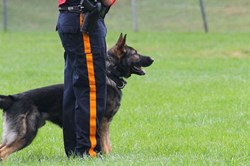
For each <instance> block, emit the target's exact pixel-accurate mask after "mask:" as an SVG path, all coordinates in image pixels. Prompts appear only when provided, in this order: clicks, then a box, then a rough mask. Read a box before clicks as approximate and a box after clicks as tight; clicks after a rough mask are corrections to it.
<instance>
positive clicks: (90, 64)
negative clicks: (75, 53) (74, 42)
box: [83, 33, 97, 157]
mask: <svg viewBox="0 0 250 166" xmlns="http://www.w3.org/2000/svg"><path fill="white" fill-rule="evenodd" d="M83 42H84V52H85V54H86V61H87V69H88V79H89V89H90V94H89V102H90V103H89V107H90V117H89V126H90V128H89V132H90V135H89V140H90V144H91V147H90V149H89V154H90V156H92V157H95V156H96V152H95V151H94V149H95V147H96V144H97V140H96V130H97V129H96V82H95V72H94V62H93V55H92V53H91V46H90V38H89V35H88V34H86V33H83Z"/></svg>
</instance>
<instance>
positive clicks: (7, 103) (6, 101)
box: [0, 95, 13, 110]
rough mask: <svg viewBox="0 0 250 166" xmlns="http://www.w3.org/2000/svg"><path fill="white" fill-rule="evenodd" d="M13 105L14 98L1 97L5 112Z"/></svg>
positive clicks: (0, 106)
mask: <svg viewBox="0 0 250 166" xmlns="http://www.w3.org/2000/svg"><path fill="white" fill-rule="evenodd" d="M12 103H13V97H12V96H4V95H0V108H1V109H3V110H6V109H8V108H9V107H10V106H11V105H12Z"/></svg>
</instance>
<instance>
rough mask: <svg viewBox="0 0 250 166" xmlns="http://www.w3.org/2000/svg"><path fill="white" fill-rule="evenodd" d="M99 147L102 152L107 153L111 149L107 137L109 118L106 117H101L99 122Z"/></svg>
mask: <svg viewBox="0 0 250 166" xmlns="http://www.w3.org/2000/svg"><path fill="white" fill-rule="evenodd" d="M100 131H101V132H100V133H101V148H102V152H103V153H104V154H108V153H110V152H111V151H112V148H111V142H110V138H109V120H108V118H106V117H103V119H102V122H101V128H100Z"/></svg>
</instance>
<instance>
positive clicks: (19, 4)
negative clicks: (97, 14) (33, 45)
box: [0, 0, 250, 32]
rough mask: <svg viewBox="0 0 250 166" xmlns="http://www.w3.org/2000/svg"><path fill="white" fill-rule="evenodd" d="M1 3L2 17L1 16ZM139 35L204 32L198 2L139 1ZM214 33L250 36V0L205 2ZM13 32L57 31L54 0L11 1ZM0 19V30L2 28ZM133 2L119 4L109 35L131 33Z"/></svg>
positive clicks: (110, 16) (111, 18) (121, 0)
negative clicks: (237, 33)
mask: <svg viewBox="0 0 250 166" xmlns="http://www.w3.org/2000/svg"><path fill="white" fill-rule="evenodd" d="M2 2H3V1H2V0H1V1H0V6H1V7H0V13H1V16H2V13H3V11H2V10H3V8H2V5H3V4H2ZM136 3H137V15H138V29H139V31H147V32H149V31H150V32H151V31H154V32H157V31H168V32H190V31H191V32H203V23H202V19H201V13H200V7H199V1H198V0H185V1H182V0H157V1H151V0H143V1H141V0H137V1H136ZM204 3H205V7H206V11H207V18H208V23H209V29H210V31H211V32H249V27H250V11H249V8H250V1H249V0H237V1H236V0H220V1H218V0H204ZM8 9H9V12H8V15H9V22H8V28H9V30H10V31H54V30H55V25H56V21H57V15H58V11H57V1H55V0H43V1H38V0H25V1H19V0H8ZM2 19H3V17H0V27H1V28H2V27H3V26H2V22H3V21H2ZM132 19H133V18H132V8H131V1H130V0H118V1H117V3H115V5H114V6H113V8H112V9H111V10H110V13H109V14H108V15H107V18H106V23H107V26H108V29H109V31H119V32H124V31H126V32H128V31H132V30H133V28H132Z"/></svg>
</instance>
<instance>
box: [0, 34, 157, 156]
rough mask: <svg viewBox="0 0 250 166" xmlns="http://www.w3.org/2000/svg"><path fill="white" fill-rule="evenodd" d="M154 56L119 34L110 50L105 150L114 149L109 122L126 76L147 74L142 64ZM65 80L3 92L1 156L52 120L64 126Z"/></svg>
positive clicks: (0, 99) (103, 130)
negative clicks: (6, 93) (134, 46)
mask: <svg viewBox="0 0 250 166" xmlns="http://www.w3.org/2000/svg"><path fill="white" fill-rule="evenodd" d="M152 63H153V60H152V59H151V58H150V57H148V56H143V55H140V54H138V53H137V51H136V50H135V49H133V48H132V47H129V46H127V45H126V35H125V36H124V37H123V36H122V34H121V35H120V37H119V39H118V41H117V43H116V45H115V46H113V47H112V48H111V49H110V50H109V51H108V53H107V57H106V65H107V102H106V112H105V115H104V117H103V119H102V122H101V126H100V134H101V147H102V151H103V153H110V152H111V143H110V138H109V125H110V122H111V120H112V118H113V117H114V115H115V114H116V112H117V111H118V109H119V106H120V101H121V96H122V92H121V89H122V88H123V87H124V86H125V84H126V82H125V80H124V78H128V77H130V76H131V74H137V75H144V74H145V73H144V71H143V70H142V67H147V66H150V65H151V64H152ZM62 99H63V84H58V85H52V86H48V87H43V88H39V89H34V90H30V91H26V92H23V93H19V94H15V95H9V96H4V95H0V108H1V109H3V136H2V144H1V145H0V159H1V160H5V159H6V158H7V157H8V156H9V155H10V154H11V153H13V152H16V151H18V150H21V149H23V148H25V147H26V146H28V145H29V144H30V143H31V142H32V141H33V139H34V138H35V136H36V134H37V131H38V129H39V128H40V127H42V126H43V125H44V124H45V121H46V120H48V121H51V122H53V123H54V124H57V125H58V126H60V127H62Z"/></svg>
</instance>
